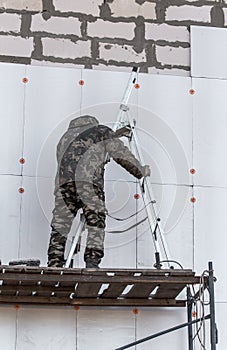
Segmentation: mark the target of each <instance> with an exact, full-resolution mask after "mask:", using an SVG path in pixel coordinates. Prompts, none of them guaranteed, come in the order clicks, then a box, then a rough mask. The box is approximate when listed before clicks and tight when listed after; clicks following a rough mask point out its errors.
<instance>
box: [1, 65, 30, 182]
mask: <svg viewBox="0 0 227 350" xmlns="http://www.w3.org/2000/svg"><path fill="white" fill-rule="evenodd" d="M25 72H26V67H25V66H22V65H12V64H5V63H1V65H0V76H1V79H0V96H1V128H0V159H1V163H0V174H13V175H20V174H21V164H20V162H19V160H20V158H21V157H22V154H23V126H24V122H23V118H24V102H25V99H24V90H25V84H24V83H23V78H24V77H25Z"/></svg>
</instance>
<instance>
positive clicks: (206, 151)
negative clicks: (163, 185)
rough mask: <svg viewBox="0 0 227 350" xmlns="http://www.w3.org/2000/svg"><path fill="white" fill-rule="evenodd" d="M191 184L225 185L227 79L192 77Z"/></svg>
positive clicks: (226, 181)
mask: <svg viewBox="0 0 227 350" xmlns="http://www.w3.org/2000/svg"><path fill="white" fill-rule="evenodd" d="M193 88H194V90H195V94H194V96H193V123H194V128H193V133H194V135H193V148H194V167H195V169H196V173H195V175H194V183H195V184H196V185H201V186H204V185H206V186H218V187H226V186H227V164H226V161H225V160H226V159H227V137H226V130H227V106H226V95H227V80H218V79H212V80H211V79H193Z"/></svg>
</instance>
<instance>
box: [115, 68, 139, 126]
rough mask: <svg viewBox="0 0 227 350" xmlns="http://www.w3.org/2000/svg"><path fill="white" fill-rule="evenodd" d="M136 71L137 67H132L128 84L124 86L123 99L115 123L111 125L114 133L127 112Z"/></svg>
mask: <svg viewBox="0 0 227 350" xmlns="http://www.w3.org/2000/svg"><path fill="white" fill-rule="evenodd" d="M137 71H138V68H137V67H134V68H133V69H132V73H131V75H130V77H129V80H128V84H127V86H126V89H125V92H124V95H123V98H122V100H121V104H120V110H119V112H118V115H117V121H116V122H115V123H114V125H113V130H114V131H116V129H117V128H118V126H119V124H121V123H123V119H124V118H123V116H124V115H125V112H126V111H127V110H128V101H129V97H130V95H131V92H132V89H133V87H134V84H135V82H136V76H137Z"/></svg>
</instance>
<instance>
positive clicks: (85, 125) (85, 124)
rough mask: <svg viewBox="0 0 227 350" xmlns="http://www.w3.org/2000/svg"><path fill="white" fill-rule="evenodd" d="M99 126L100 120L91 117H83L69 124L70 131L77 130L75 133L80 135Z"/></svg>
mask: <svg viewBox="0 0 227 350" xmlns="http://www.w3.org/2000/svg"><path fill="white" fill-rule="evenodd" d="M98 124H99V122H98V120H97V119H96V118H95V117H92V116H91V115H83V116H81V117H78V118H75V119H73V120H71V122H70V124H69V130H71V129H77V130H75V132H76V133H77V134H80V133H81V132H83V131H85V130H87V129H90V128H93V127H94V126H97V125H98Z"/></svg>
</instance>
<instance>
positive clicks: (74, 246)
mask: <svg viewBox="0 0 227 350" xmlns="http://www.w3.org/2000/svg"><path fill="white" fill-rule="evenodd" d="M84 225H85V217H84V215H83V214H81V217H80V223H79V225H78V228H77V230H76V234H75V237H74V238H73V242H72V245H71V248H70V251H69V254H68V257H67V260H66V263H65V267H69V266H70V263H71V260H72V258H73V255H74V252H75V249H76V245H77V242H78V241H79V237H80V235H81V234H82V231H83V229H84Z"/></svg>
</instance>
